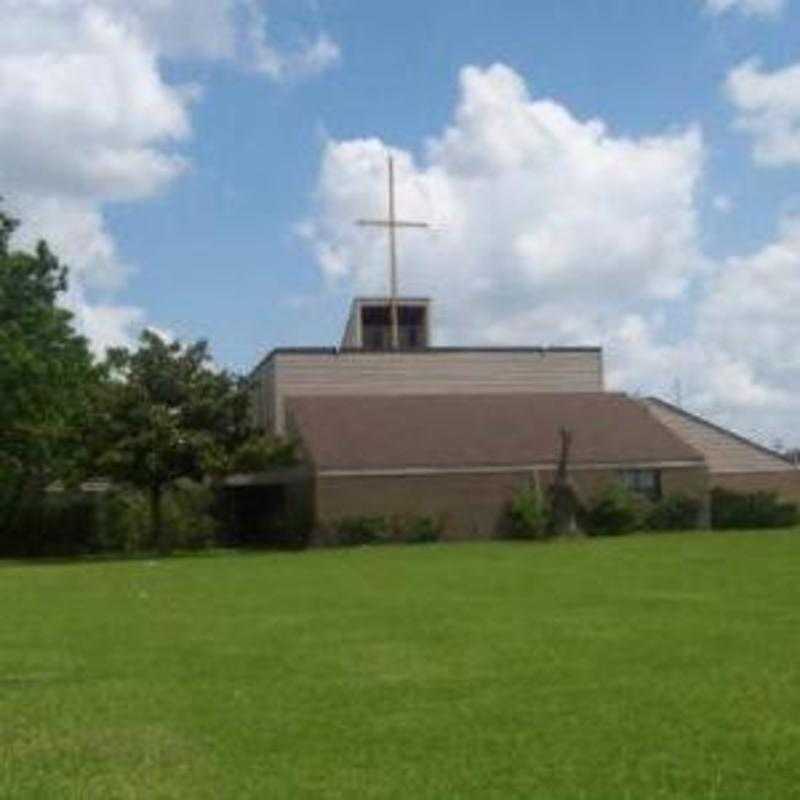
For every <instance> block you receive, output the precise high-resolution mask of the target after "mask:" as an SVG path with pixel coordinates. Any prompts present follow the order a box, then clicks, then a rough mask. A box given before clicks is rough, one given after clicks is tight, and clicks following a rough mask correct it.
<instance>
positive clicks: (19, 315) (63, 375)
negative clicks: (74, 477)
mask: <svg viewBox="0 0 800 800" xmlns="http://www.w3.org/2000/svg"><path fill="white" fill-rule="evenodd" d="M17 225H18V223H17V221H16V220H14V219H12V218H11V217H9V216H7V215H6V214H4V213H3V212H2V211H0V529H2V530H9V529H11V528H13V521H14V519H15V515H16V514H17V512H18V511H19V509H20V507H21V505H22V503H23V502H24V501H25V500H26V498H30V497H31V496H32V495H35V494H41V493H42V492H43V491H44V489H45V488H46V487H47V485H48V484H49V483H50V482H51V481H53V480H55V479H64V478H66V477H68V476H69V474H70V473H71V472H73V471H74V468H75V465H76V463H77V461H78V456H79V454H80V451H81V445H80V437H79V430H80V427H81V420H82V419H83V418H84V417H85V415H86V413H87V411H88V407H87V393H88V392H87V390H88V389H89V387H91V386H92V385H95V384H96V383H97V381H98V380H99V371H98V368H97V366H96V365H95V364H94V362H93V359H92V356H91V353H90V352H89V348H88V345H87V342H86V340H85V339H84V338H83V337H82V336H79V335H78V334H77V333H76V331H75V330H74V329H73V327H72V314H70V313H69V312H68V311H67V310H65V309H63V308H60V307H59V306H58V305H57V301H58V299H59V297H60V296H61V295H62V294H63V293H64V292H65V291H66V289H67V269H66V267H64V266H62V265H61V264H60V263H59V261H58V259H57V258H56V257H55V256H54V255H53V254H52V253H51V252H50V250H49V248H48V247H47V244H46V243H44V242H40V243H39V245H38V246H37V248H36V251H35V252H34V253H26V252H20V251H13V250H12V249H11V238H12V235H13V233H14V231H15V229H16V228H17ZM39 505H41V504H39Z"/></svg>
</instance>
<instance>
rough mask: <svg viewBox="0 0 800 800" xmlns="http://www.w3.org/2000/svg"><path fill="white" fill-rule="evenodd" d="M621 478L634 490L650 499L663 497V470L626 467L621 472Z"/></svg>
mask: <svg viewBox="0 0 800 800" xmlns="http://www.w3.org/2000/svg"><path fill="white" fill-rule="evenodd" d="M619 477H620V480H621V481H622V483H623V484H624V485H625V486H627V487H628V488H629V489H630V490H631V491H632V492H636V493H637V494H641V495H643V496H644V497H647V498H648V499H650V500H659V499H661V471H660V470H657V469H624V470H621V471H620V473H619Z"/></svg>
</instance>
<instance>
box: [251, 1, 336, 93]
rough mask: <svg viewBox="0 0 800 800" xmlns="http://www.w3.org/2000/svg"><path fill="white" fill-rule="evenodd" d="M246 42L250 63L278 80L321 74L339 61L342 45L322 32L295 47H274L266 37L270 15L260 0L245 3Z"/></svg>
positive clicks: (257, 70)
mask: <svg viewBox="0 0 800 800" xmlns="http://www.w3.org/2000/svg"><path fill="white" fill-rule="evenodd" d="M245 9H246V12H247V28H246V41H247V44H248V46H249V57H248V63H249V66H250V68H251V69H253V70H254V71H255V72H258V73H261V74H263V75H266V76H268V77H269V78H272V79H273V80H277V81H284V80H287V79H291V78H303V77H307V76H311V75H318V74H319V73H321V72H324V71H325V70H327V69H329V68H330V67H332V66H334V65H335V64H337V63H338V62H339V59H340V57H341V51H340V49H339V46H338V45H337V44H336V42H334V41H333V40H332V39H331V38H330V37H329V36H328V35H327V34H325V33H320V34H318V35H317V38H316V39H314V40H313V41H310V42H309V41H306V42H303V43H301V44H300V46H299V47H297V48H295V49H294V50H288V51H286V50H282V49H279V48H277V47H275V46H274V45H273V44H272V43H271V42H270V40H269V38H268V36H267V14H266V11H265V10H264V7H263V6H262V5H261V4H260V3H259V2H258V0H249V2H247V3H246V5H245Z"/></svg>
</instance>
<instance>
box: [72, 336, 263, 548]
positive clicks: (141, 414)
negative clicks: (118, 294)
mask: <svg viewBox="0 0 800 800" xmlns="http://www.w3.org/2000/svg"><path fill="white" fill-rule="evenodd" d="M210 360H211V359H210V356H209V353H208V345H207V343H206V342H205V341H199V342H196V343H194V344H191V345H187V346H184V345H182V344H180V343H179V342H167V341H165V340H164V339H162V338H161V337H160V336H158V335H157V334H155V333H153V332H151V331H147V330H146V331H144V332H143V333H142V335H141V338H140V343H139V348H138V349H137V350H133V351H132V350H129V349H127V348H116V349H112V350H109V351H108V355H107V358H106V362H105V368H106V371H107V375H108V382H107V384H106V385H105V386H104V387H103V388H102V391H101V392H100V394H99V395H98V397H97V398H96V415H95V418H94V420H93V422H92V425H91V431H90V432H89V437H88V438H89V439H90V441H91V442H92V449H93V453H94V459H93V460H94V464H95V467H96V471H97V472H98V473H101V474H103V475H105V476H107V477H109V478H111V479H113V480H115V481H117V482H119V483H122V484H129V485H132V486H135V487H137V488H138V489H141V490H143V491H145V492H146V493H147V495H148V497H149V504H150V522H151V535H152V539H153V542H154V543H155V545H156V547H157V548H158V550H159V551H160V552H161V553H165V554H166V553H169V552H170V551H171V549H172V543H171V541H169V533H168V530H167V528H166V527H165V526H164V524H163V512H162V507H163V498H164V494H165V492H166V491H167V490H168V489H169V488H170V486H172V485H173V484H174V483H175V482H176V481H178V480H179V479H181V478H188V479H192V480H200V479H201V478H202V477H203V476H205V475H215V474H222V473H224V472H226V471H227V468H228V463H229V459H230V454H232V453H234V452H235V451H236V450H237V449H238V448H240V447H241V445H242V443H243V442H245V441H246V440H247V438H248V437H249V436H250V428H249V425H248V396H247V392H246V387H245V385H244V382H243V381H242V380H240V379H238V378H236V377H234V376H232V375H230V374H229V373H227V372H217V371H215V370H213V369H212V368H211V366H210Z"/></svg>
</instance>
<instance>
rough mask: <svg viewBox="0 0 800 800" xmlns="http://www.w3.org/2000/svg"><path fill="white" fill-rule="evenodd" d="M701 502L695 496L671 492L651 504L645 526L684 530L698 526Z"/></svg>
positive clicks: (658, 528) (654, 528)
mask: <svg viewBox="0 0 800 800" xmlns="http://www.w3.org/2000/svg"><path fill="white" fill-rule="evenodd" d="M702 511H703V502H702V500H700V499H699V498H697V497H692V496H691V495H685V494H672V495H669V496H667V497H664V498H662V499H661V500H659V501H658V502H657V503H655V504H654V505H653V507H652V508H651V510H650V513H649V514H648V517H647V527H648V528H651V529H652V530H656V531H682V530H683V531H685V530H693V529H695V528H698V527H699V526H700V515H701V513H702Z"/></svg>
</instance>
